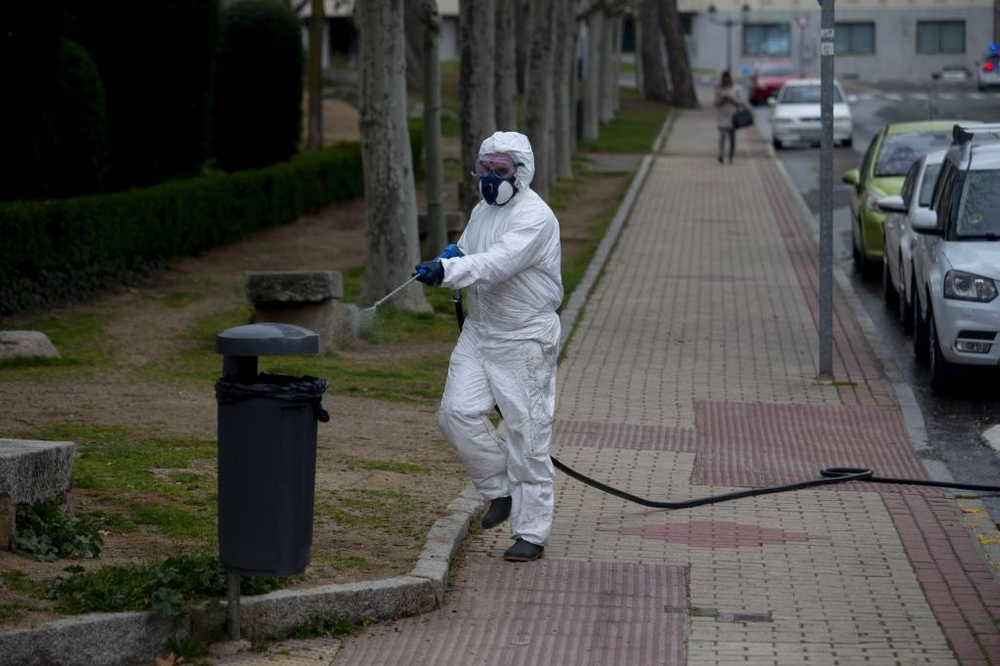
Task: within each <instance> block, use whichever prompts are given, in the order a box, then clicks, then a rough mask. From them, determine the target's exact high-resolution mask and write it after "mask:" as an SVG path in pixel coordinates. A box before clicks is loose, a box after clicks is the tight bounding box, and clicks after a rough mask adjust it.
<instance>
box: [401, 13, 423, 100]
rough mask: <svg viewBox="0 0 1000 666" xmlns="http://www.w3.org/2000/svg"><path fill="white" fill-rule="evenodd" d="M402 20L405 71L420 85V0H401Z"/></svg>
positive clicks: (421, 71) (421, 35) (421, 58)
mask: <svg viewBox="0 0 1000 666" xmlns="http://www.w3.org/2000/svg"><path fill="white" fill-rule="evenodd" d="M403 20H404V25H405V26H406V31H405V32H406V73H407V75H408V76H411V77H413V78H412V80H413V81H414V83H415V85H417V86H420V85H422V81H421V77H422V75H423V69H422V66H421V63H422V62H423V51H424V48H423V47H424V35H423V21H422V20H421V13H420V0H403Z"/></svg>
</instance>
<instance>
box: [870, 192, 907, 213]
mask: <svg viewBox="0 0 1000 666" xmlns="http://www.w3.org/2000/svg"><path fill="white" fill-rule="evenodd" d="M875 205H876V206H878V208H879V210H881V211H882V212H884V213H905V212H907V210H906V204H905V203H904V202H903V197H901V196H899V195H898V194H894V195H892V196H890V197H881V198H880V199H878V200H877V201H876V202H875Z"/></svg>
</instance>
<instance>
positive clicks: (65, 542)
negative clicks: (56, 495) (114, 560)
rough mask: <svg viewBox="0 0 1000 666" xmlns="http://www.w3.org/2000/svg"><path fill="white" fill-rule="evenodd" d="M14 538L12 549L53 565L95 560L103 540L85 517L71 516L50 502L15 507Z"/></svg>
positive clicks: (102, 545)
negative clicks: (61, 561)
mask: <svg viewBox="0 0 1000 666" xmlns="http://www.w3.org/2000/svg"><path fill="white" fill-rule="evenodd" d="M16 523H17V527H16V529H15V536H14V537H12V538H11V540H10V545H11V548H12V549H14V550H16V551H20V552H22V553H27V554H29V555H34V556H35V558H36V559H37V560H38V561H40V562H55V561H56V560H57V559H59V558H60V557H71V558H77V559H89V558H93V557H97V556H98V555H99V554H100V552H101V548H103V547H104V540H103V539H102V538H101V535H100V534H98V533H97V530H96V529H95V528H94V526H93V525H92V524H91V523H90V521H89V520H88V519H87V518H86V516H74V515H72V514H70V513H67V512H66V511H63V510H62V509H61V508H60V505H59V504H57V503H56V502H53V501H41V500H40V501H38V502H35V503H34V504H18V505H17V511H16Z"/></svg>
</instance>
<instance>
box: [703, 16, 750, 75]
mask: <svg viewBox="0 0 1000 666" xmlns="http://www.w3.org/2000/svg"><path fill="white" fill-rule="evenodd" d="M717 14H718V9H716V7H715V5H709V6H708V20H709V21H711V22H712V23H714V24H715V25H724V26H726V70H727V71H729V72H732V71H733V39H732V29H733V26H734V25H743V24H744V23H746V20H747V15H749V14H750V5H746V4H745V5H743V6H742V7H740V18H739V19H734V18H733V17H732V16H728V15H727V16H726V18H724V19H721V20H720V19H718V18H716V15H717Z"/></svg>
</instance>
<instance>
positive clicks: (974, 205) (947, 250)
mask: <svg viewBox="0 0 1000 666" xmlns="http://www.w3.org/2000/svg"><path fill="white" fill-rule="evenodd" d="M991 127H992V128H993V130H990V129H988V128H987V126H985V125H981V126H980V127H978V128H965V130H968V131H963V129H962V128H956V129H955V138H956V142H955V144H954V145H953V146H952V147H951V148H949V149H948V151H947V152H946V153H945V156H944V160H943V162H942V165H941V172H940V173H939V174H938V178H937V182H936V184H935V186H934V194H933V196H932V198H931V206H930V209H929V210H920V211H917V213H916V214H915V215H914V217H913V219H912V221H911V226H912V228H913V231H914V232H916V233H917V234H918V238H917V243H916V246H915V247H914V271H915V279H916V290H915V292H914V300H913V319H914V322H913V350H914V352H915V353H916V355H917V358H926V359H927V360H928V361H929V363H930V368H931V388H932V389H933V390H934V391H936V392H940V391H944V390H947V389H948V388H949V387H950V385H951V383H952V381H953V380H954V379H955V377H956V375H957V371H958V370H959V369H960V368H961V366H986V367H991V368H994V369H996V368H997V366H998V364H1000V338H998V336H1000V295H998V290H1000V142H998V141H991V142H989V143H985V144H982V143H978V144H977V143H974V142H973V141H972V140H971V139H972V137H973V133H974V132H977V131H996V130H1000V125H993V126H991Z"/></svg>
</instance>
